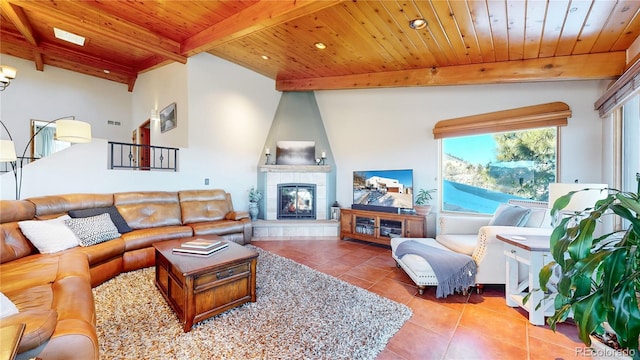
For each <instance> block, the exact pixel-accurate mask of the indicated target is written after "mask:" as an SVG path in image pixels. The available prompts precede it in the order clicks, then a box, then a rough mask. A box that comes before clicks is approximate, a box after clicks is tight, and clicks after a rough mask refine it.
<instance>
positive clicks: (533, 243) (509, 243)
mask: <svg viewBox="0 0 640 360" xmlns="http://www.w3.org/2000/svg"><path fill="white" fill-rule="evenodd" d="M496 237H497V238H498V239H499V240H501V241H503V242H504V255H505V256H506V257H507V264H506V266H507V279H506V284H505V298H506V302H507V306H510V307H516V306H520V307H521V308H523V309H525V310H527V311H528V312H529V322H530V323H532V324H534V325H545V322H544V317H545V316H551V315H553V314H554V312H555V311H554V307H553V296H551V297H549V298H547V299H546V300H545V301H544V302H543V304H542V305H541V306H540V307H539V308H538V309H536V307H537V306H538V304H539V303H540V302H541V301H542V300H543V299H544V294H543V293H542V291H541V290H540V278H539V274H540V270H541V269H542V267H543V266H544V265H546V264H547V263H549V262H551V261H552V260H553V257H552V256H551V253H550V252H549V250H550V249H549V236H536V235H497V236H496ZM518 264H524V265H526V266H527V267H528V269H529V270H528V276H527V279H526V280H523V281H522V282H518V271H519V269H518ZM531 289H536V290H537V291H534V292H533V293H532V294H531V296H530V297H529V300H528V301H527V303H526V304H523V298H524V297H525V296H526V295H527V294H528V292H529V291H530V290H531Z"/></svg>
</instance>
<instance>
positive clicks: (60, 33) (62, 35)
mask: <svg viewBox="0 0 640 360" xmlns="http://www.w3.org/2000/svg"><path fill="white" fill-rule="evenodd" d="M53 34H54V35H55V37H56V38H58V39H60V40H64V41H68V42H70V43H72V44H76V45H80V46H84V40H85V38H84V37H83V36H80V35H76V34H74V33H70V32H68V31H66V30H62V29H58V28H56V27H54V28H53Z"/></svg>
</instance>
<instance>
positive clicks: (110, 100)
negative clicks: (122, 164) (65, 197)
mask: <svg viewBox="0 0 640 360" xmlns="http://www.w3.org/2000/svg"><path fill="white" fill-rule="evenodd" d="M0 63H2V64H3V65H9V66H13V67H15V68H16V69H17V70H18V73H17V75H16V78H15V80H13V81H12V82H11V85H10V86H9V87H8V88H7V89H6V90H5V91H2V92H0V119H2V122H4V123H5V125H6V126H7V128H9V131H10V132H11V135H12V136H13V140H14V141H15V143H16V152H19V153H20V154H18V156H20V155H21V154H22V151H23V150H24V149H25V147H26V146H27V142H28V139H29V137H30V130H29V125H30V121H31V119H37V120H44V121H50V120H54V119H57V118H60V117H63V116H71V115H75V117H76V119H77V120H82V121H86V122H88V123H90V124H91V130H92V133H93V136H94V137H98V138H104V139H109V140H112V141H128V140H130V139H131V132H130V128H131V126H130V124H131V94H130V93H129V92H127V86H126V85H124V84H120V83H116V82H113V81H107V80H103V79H99V78H96V77H93V76H87V75H83V74H79V73H75V72H71V71H67V70H63V69H60V68H56V67H52V66H47V65H45V67H44V71H36V69H35V65H34V63H33V62H31V61H27V60H23V59H20V58H16V57H12V56H8V55H2V56H1V57H0ZM109 120H112V121H119V122H120V123H121V124H122V125H121V126H114V125H108V124H107V121H109ZM0 138H2V139H8V136H7V134H6V132H5V131H4V129H2V130H0ZM28 155H29V150H27V156H28Z"/></svg>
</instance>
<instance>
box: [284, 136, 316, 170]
mask: <svg viewBox="0 0 640 360" xmlns="http://www.w3.org/2000/svg"><path fill="white" fill-rule="evenodd" d="M276 145H277V148H276V164H278V165H314V164H315V157H316V142H315V141H278V142H277V143H276Z"/></svg>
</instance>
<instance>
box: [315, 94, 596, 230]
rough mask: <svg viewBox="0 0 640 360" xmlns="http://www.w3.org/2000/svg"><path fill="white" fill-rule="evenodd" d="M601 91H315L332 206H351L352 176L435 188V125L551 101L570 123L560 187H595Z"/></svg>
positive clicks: (565, 130) (437, 181) (563, 136)
mask: <svg viewBox="0 0 640 360" xmlns="http://www.w3.org/2000/svg"><path fill="white" fill-rule="evenodd" d="M601 88H602V84H601V81H564V82H539V83H529V84H509V85H482V86H443V87H422V88H400V89H372V90H341V91H319V92H317V93H316V98H317V101H318V105H319V107H320V113H321V114H322V118H323V121H324V123H325V128H326V130H327V134H328V137H329V142H330V143H331V149H332V150H333V152H334V156H335V159H336V162H337V164H336V165H337V168H338V184H337V199H338V201H339V202H340V204H341V205H342V206H349V205H350V204H351V202H352V179H351V177H352V172H353V171H354V170H374V169H405V168H412V169H414V186H415V187H416V188H439V187H440V179H439V151H440V148H439V141H438V140H435V139H434V138H433V133H432V129H433V127H434V125H435V124H436V123H437V122H438V121H440V120H446V119H450V118H456V117H461V116H467V115H475V114H482V113H487V112H493V111H499V110H506V109H512V108H517V107H522V106H528V105H536V104H543V103H548V102H554V101H562V102H565V103H567V104H568V105H569V106H570V108H571V110H572V115H573V116H572V117H571V118H570V119H569V125H568V126H567V127H563V128H562V129H561V149H560V178H559V180H560V181H573V180H574V179H579V180H580V182H595V183H597V182H600V181H601V177H602V162H603V158H602V121H601V120H600V119H599V117H598V114H597V112H596V111H594V110H593V103H594V102H595V100H596V99H597V97H598V96H599V94H600V91H601ZM438 203H439V199H435V202H434V205H436V206H434V208H435V210H436V211H437V209H438V208H439V204H438ZM432 225H433V224H432Z"/></svg>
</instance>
